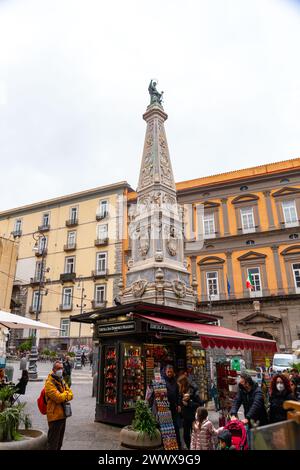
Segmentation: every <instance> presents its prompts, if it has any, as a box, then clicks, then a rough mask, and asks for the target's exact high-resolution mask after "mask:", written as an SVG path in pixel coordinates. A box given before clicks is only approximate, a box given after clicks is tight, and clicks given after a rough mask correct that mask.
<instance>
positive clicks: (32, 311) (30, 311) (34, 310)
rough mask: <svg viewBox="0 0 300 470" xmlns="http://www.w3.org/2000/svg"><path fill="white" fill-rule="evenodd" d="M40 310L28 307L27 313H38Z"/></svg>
mask: <svg viewBox="0 0 300 470" xmlns="http://www.w3.org/2000/svg"><path fill="white" fill-rule="evenodd" d="M40 312H41V309H40V308H39V307H33V306H32V305H31V306H30V307H29V313H34V314H35V313H40Z"/></svg>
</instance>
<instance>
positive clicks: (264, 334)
mask: <svg viewBox="0 0 300 470" xmlns="http://www.w3.org/2000/svg"><path fill="white" fill-rule="evenodd" d="M252 336H258V337H259V338H265V339H273V340H274V338H273V336H272V335H271V334H270V333H268V332H267V331H256V332H255V333H252Z"/></svg>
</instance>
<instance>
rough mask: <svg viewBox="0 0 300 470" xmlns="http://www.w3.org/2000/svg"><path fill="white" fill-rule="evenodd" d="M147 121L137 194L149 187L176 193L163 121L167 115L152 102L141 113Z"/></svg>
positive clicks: (159, 106)
mask: <svg viewBox="0 0 300 470" xmlns="http://www.w3.org/2000/svg"><path fill="white" fill-rule="evenodd" d="M143 119H144V120H145V121H146V122H147V129H146V136H145V143H144V151H143V158H142V165H141V170H140V178H139V184H138V188H137V192H138V194H140V193H142V192H143V193H144V192H145V190H147V189H150V188H151V187H156V188H157V189H165V190H167V191H168V192H170V191H171V192H172V193H173V195H175V194H176V188H175V181H174V176H173V171H172V165H171V161H170V154H169V148H168V143H167V138H166V132H165V127H164V122H165V121H166V120H167V119H168V115H167V114H166V113H165V112H164V109H163V107H162V106H161V105H160V104H158V103H157V102H154V103H153V104H150V105H149V106H148V108H147V111H146V112H145V114H144V115H143Z"/></svg>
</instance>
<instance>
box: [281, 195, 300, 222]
mask: <svg viewBox="0 0 300 470" xmlns="http://www.w3.org/2000/svg"><path fill="white" fill-rule="evenodd" d="M282 212H283V216H284V224H285V227H296V226H297V225H299V223H298V216H297V209H296V203H295V201H284V202H282Z"/></svg>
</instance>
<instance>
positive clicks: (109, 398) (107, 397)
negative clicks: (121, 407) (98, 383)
mask: <svg viewBox="0 0 300 470" xmlns="http://www.w3.org/2000/svg"><path fill="white" fill-rule="evenodd" d="M116 355H117V350H116V348H115V347H114V346H105V347H104V383H103V385H104V389H103V395H104V400H103V402H104V403H105V404H106V405H115V404H116V403H117V361H116Z"/></svg>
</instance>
